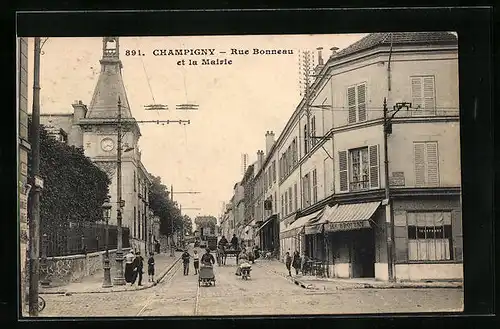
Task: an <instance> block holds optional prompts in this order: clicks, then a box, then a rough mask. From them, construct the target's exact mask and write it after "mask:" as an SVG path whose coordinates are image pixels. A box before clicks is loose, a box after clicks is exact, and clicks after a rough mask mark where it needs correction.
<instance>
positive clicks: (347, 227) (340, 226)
mask: <svg viewBox="0 0 500 329" xmlns="http://www.w3.org/2000/svg"><path fill="white" fill-rule="evenodd" d="M370 227H371V226H370V222H368V221H367V220H363V221H357V222H344V223H327V224H325V232H337V231H351V230H357V229H361V228H370Z"/></svg>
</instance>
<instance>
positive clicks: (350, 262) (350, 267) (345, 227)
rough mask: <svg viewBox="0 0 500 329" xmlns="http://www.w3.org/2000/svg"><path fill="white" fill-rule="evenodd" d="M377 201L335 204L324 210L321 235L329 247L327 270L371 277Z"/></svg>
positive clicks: (352, 276) (346, 276) (353, 275)
mask: <svg viewBox="0 0 500 329" xmlns="http://www.w3.org/2000/svg"><path fill="white" fill-rule="evenodd" d="M379 205H380V202H367V203H354V204H343V205H338V206H336V207H335V208H332V209H330V210H329V211H325V216H324V218H323V219H322V220H323V221H324V222H325V223H324V224H323V226H324V228H323V230H324V235H325V237H326V240H327V241H328V242H327V243H328V245H329V248H328V249H329V250H331V255H328V253H327V258H330V263H331V265H329V272H330V273H331V274H332V276H334V277H339V278H374V277H375V276H376V275H375V263H376V248H377V245H378V244H377V242H376V238H377V234H376V231H377V229H378V228H379V225H378V224H377V218H376V217H377V209H378V208H379Z"/></svg>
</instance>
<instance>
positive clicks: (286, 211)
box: [285, 191, 288, 216]
mask: <svg viewBox="0 0 500 329" xmlns="http://www.w3.org/2000/svg"><path fill="white" fill-rule="evenodd" d="M286 215H288V192H287V191H285V216H286Z"/></svg>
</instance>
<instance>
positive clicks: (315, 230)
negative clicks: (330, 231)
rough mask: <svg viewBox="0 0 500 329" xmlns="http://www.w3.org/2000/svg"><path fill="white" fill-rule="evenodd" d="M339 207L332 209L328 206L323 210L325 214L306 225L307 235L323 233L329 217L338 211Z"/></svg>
mask: <svg viewBox="0 0 500 329" xmlns="http://www.w3.org/2000/svg"><path fill="white" fill-rule="evenodd" d="M337 207H338V206H337V205H334V206H332V207H330V206H328V205H326V206H325V208H323V212H322V213H321V214H320V215H319V216H317V217H316V218H315V219H311V220H310V221H309V223H308V224H307V225H306V227H305V228H304V232H305V234H306V235H310V234H320V233H323V224H326V223H327V217H329V216H330V215H331V213H332V212H333V211H335V209H337Z"/></svg>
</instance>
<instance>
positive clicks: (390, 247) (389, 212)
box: [384, 98, 411, 281]
mask: <svg viewBox="0 0 500 329" xmlns="http://www.w3.org/2000/svg"><path fill="white" fill-rule="evenodd" d="M402 108H406V109H409V108H411V103H407V102H401V103H396V105H394V111H393V113H392V114H391V116H389V113H388V109H387V99H386V98H384V170H385V200H384V203H385V218H386V224H387V264H388V274H389V281H395V275H394V263H395V252H394V215H393V209H392V200H391V193H390V192H391V189H390V181H389V180H390V177H389V152H388V148H387V139H388V136H389V135H390V134H392V119H393V118H394V116H395V115H396V113H398V112H399V110H401V109H402Z"/></svg>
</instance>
